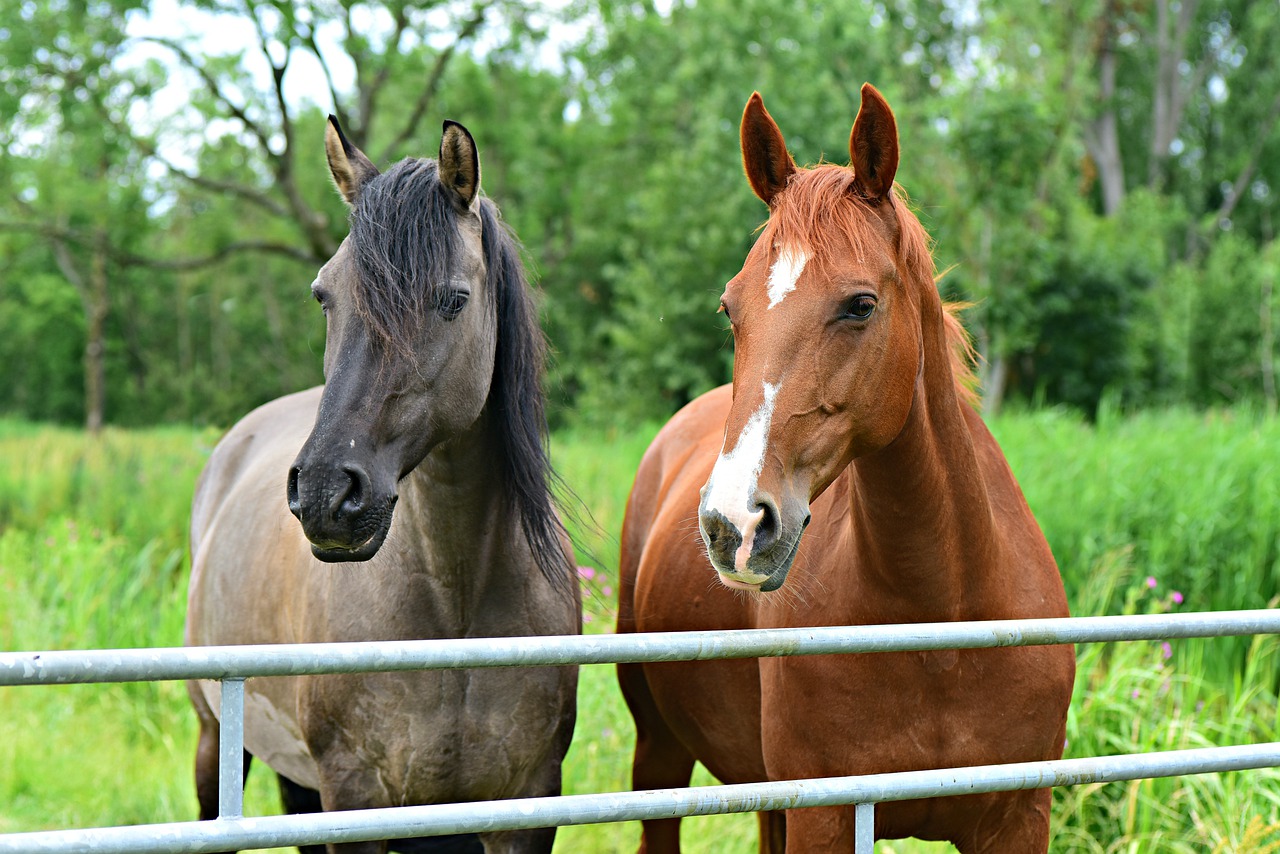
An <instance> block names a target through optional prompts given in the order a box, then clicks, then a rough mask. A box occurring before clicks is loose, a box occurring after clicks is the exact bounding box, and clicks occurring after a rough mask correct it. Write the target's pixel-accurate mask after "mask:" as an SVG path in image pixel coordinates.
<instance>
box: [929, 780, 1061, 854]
mask: <svg viewBox="0 0 1280 854" xmlns="http://www.w3.org/2000/svg"><path fill="white" fill-rule="evenodd" d="M986 797H987V798H988V799H989V800H988V803H990V802H991V801H994V802H995V803H994V804H992V805H991V806H989V807H988V808H987V809H986V810H985V811H984V812H982V813H981V819H980V820H978V821H976V822H974V823H973V824H972V825H971V826H970V827H968V828H966V829H965V831H964V832H963V833H961V834H958V835H957V836H956V838H954V839H953V840H952V841H953V842H954V843H955V846H956V849H957V850H959V851H960V852H961V854H997V852H999V854H1006V852H1007V854H1045V852H1046V851H1048V850H1049V812H1050V809H1051V808H1052V806H1053V790H1052V789H1033V790H1030V791H1023V792H1008V793H1004V794H993V795H988V796H986ZM975 812H977V811H976V810H975Z"/></svg>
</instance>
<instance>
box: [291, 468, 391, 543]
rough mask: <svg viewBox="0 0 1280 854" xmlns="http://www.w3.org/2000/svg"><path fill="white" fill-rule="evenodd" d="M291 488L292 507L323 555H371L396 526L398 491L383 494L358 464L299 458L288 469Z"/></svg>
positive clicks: (307, 534) (310, 538)
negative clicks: (326, 463) (317, 462)
mask: <svg viewBox="0 0 1280 854" xmlns="http://www.w3.org/2000/svg"><path fill="white" fill-rule="evenodd" d="M287 494H288V501H289V512H290V513H292V514H293V515H294V516H295V517H296V518H297V519H298V521H299V522H301V523H302V532H303V533H304V534H305V535H306V537H307V539H308V540H309V541H310V542H311V553H312V554H313V555H315V557H316V558H317V559H319V560H322V561H326V562H329V563H337V562H343V561H365V560H368V559H369V558H371V557H373V556H374V555H375V554H377V553H378V550H379V549H380V548H381V547H382V543H383V541H385V540H386V538H387V534H388V532H390V530H391V519H392V515H393V511H394V509H395V504H396V495H395V493H394V492H392V493H390V494H389V495H379V494H378V490H376V489H375V488H374V486H373V481H372V479H371V478H370V477H369V475H368V474H367V473H366V472H365V470H364V469H363V468H362V467H360V466H358V465H354V464H350V463H348V464H345V465H342V466H336V467H332V466H308V465H306V464H305V463H304V462H303V461H302V460H301V459H299V460H298V461H297V462H295V463H294V465H293V467H292V468H290V469H289V483H288V488H287Z"/></svg>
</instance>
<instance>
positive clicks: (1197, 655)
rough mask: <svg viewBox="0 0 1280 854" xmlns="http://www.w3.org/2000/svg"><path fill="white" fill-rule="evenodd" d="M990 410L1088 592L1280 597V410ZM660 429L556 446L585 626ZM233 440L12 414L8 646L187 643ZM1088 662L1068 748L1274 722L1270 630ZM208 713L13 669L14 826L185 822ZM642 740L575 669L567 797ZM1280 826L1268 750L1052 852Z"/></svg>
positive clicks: (592, 848) (717, 833) (1260, 835)
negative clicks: (216, 483) (34, 682)
mask: <svg viewBox="0 0 1280 854" xmlns="http://www.w3.org/2000/svg"><path fill="white" fill-rule="evenodd" d="M992 429H993V431H994V432H995V434H996V436H997V438H998V439H999V440H1000V441H1001V443H1002V445H1003V446H1004V449H1005V452H1006V454H1007V456H1008V458H1009V461H1010V464H1011V465H1012V467H1013V469H1014V471H1015V473H1016V474H1017V475H1018V477H1019V480H1020V481H1021V483H1022V486H1023V489H1024V491H1025V493H1026V495H1027V499H1028V501H1029V503H1030V505H1031V507H1032V509H1033V510H1034V511H1035V512H1036V514H1037V516H1038V518H1039V520H1040V523H1041V525H1042V527H1043V528H1044V530H1045V533H1046V535H1047V536H1048V539H1049V541H1050V544H1051V545H1052V547H1053V550H1054V553H1055V555H1056V557H1057V559H1058V562H1059V564H1060V566H1061V567H1062V571H1063V576H1064V579H1065V581H1066V585H1067V592H1068V598H1069V601H1070V603H1071V607H1072V612H1073V613H1074V614H1077V615H1089V614H1106V613H1144V612H1152V611H1163V610H1178V609H1182V610H1213V609H1227V608H1252V607H1264V606H1267V605H1268V604H1274V603H1275V598H1274V597H1276V595H1277V594H1278V593H1280V453H1277V450H1278V449H1280V422H1277V421H1276V420H1274V419H1266V418H1263V417H1261V416H1258V415H1256V414H1255V413H1252V412H1249V411H1245V410H1224V411H1218V412H1211V413H1208V414H1191V413H1184V412H1164V413H1146V414H1141V415H1136V416H1132V417H1121V416H1120V415H1118V414H1117V413H1114V412H1112V411H1110V410H1107V409H1106V408H1105V407H1104V409H1103V411H1102V414H1101V417H1100V419H1099V421H1098V423H1097V424H1096V425H1090V424H1086V423H1084V422H1082V421H1080V420H1079V419H1077V418H1076V417H1074V416H1070V415H1066V414H1063V413H1060V412H1057V411H1052V410H1044V411H1038V412H1031V413H1012V414H1007V415H1005V416H1002V417H1000V418H999V419H997V420H996V421H995V422H994V423H993V424H992ZM655 430H656V425H649V426H645V427H640V428H636V429H635V430H633V431H630V432H611V433H605V434H595V433H587V432H585V431H578V432H573V433H562V434H557V435H555V436H554V437H553V440H552V456H553V459H554V461H555V463H556V465H557V466H558V468H559V470H560V472H561V474H562V475H563V477H564V479H565V482H566V483H567V484H568V486H569V487H570V488H571V489H572V490H573V491H574V493H576V495H577V497H578V499H580V501H581V504H582V507H583V508H584V512H580V513H579V514H578V517H579V518H577V519H576V520H575V521H574V523H573V525H572V527H573V529H574V534H575V539H576V542H577V545H578V550H579V552H578V563H579V564H580V565H581V568H580V570H579V572H580V575H581V580H582V583H583V589H584V593H585V603H586V611H587V614H588V617H589V620H590V622H589V623H588V624H587V626H586V629H587V631H608V630H610V627H611V625H612V619H613V616H612V615H613V609H614V607H615V602H616V563H617V543H616V537H617V532H618V527H619V525H620V519H621V515H622V510H623V506H624V503H625V500H626V495H627V492H628V490H629V487H630V483H631V479H632V476H633V474H634V471H635V466H636V463H637V462H638V460H639V458H640V455H641V454H642V453H643V450H644V448H645V446H646V445H647V443H648V440H649V438H650V437H651V436H652V434H653V433H654V432H655ZM216 438H217V434H216V432H214V431H207V430H206V431H195V430H188V429H181V428H163V429H150V430H142V431H129V432H126V431H119V430H108V431H107V432H106V433H105V434H104V435H103V437H102V438H101V439H100V440H97V441H93V440H90V439H88V438H87V437H85V436H84V435H83V434H81V433H79V432H77V431H70V430H63V429H57V428H50V427H44V426H35V425H29V424H24V423H16V422H0V460H3V461H4V467H3V469H0V644H3V646H4V648H5V649H11V650H13V649H74V648H106V647H139V646H170V645H176V644H178V643H179V642H180V638H181V627H182V620H183V611H184V602H185V592H186V572H187V557H186V545H185V544H186V529H187V515H188V511H189V504H190V496H191V491H192V485H193V482H194V479H195V476H196V474H197V473H198V471H199V469H200V467H201V465H202V464H203V461H204V459H205V458H206V456H207V454H208V452H209V450H210V449H211V447H212V445H213V443H214V442H215V441H216ZM281 488H282V495H283V477H282V487H281ZM282 500H283V497H282ZM592 519H594V523H593V522H592V521H591V520H592ZM691 533H692V532H691ZM1079 663H1080V667H1079V674H1078V679H1077V688H1076V693H1075V697H1074V699H1073V705H1072V710H1071V715H1070V718H1069V723H1068V746H1067V751H1066V756H1068V757H1075V756H1090V755H1099V754H1108V753H1119V752H1129V751H1136V750H1162V749H1174V748H1180V747H1194V746H1203V745H1216V744H1228V743H1247V742H1254V741H1265V740H1274V739H1276V738H1277V737H1280V709H1278V706H1277V694H1276V687H1277V674H1278V673H1280V659H1278V658H1277V655H1276V640H1275V639H1274V638H1265V639H1255V640H1253V641H1249V640H1248V639H1243V640H1228V639H1221V640H1209V641H1182V642H1179V643H1177V644H1174V645H1162V644H1159V643H1134V644H1125V645H1116V646H1092V647H1084V648H1081V649H1080V651H1079ZM195 731H196V727H195V719H194V715H193V714H192V713H191V711H190V708H189V704H188V702H187V699H186V696H185V692H184V691H183V689H182V686H180V685H178V684H172V683H159V684H139V685H123V686H71V687H47V688H46V687H42V688H9V689H4V690H3V691H0V832H8V831H18V830H31V829H44V828H53V827H73V826H96V825H109V824H128V823H141V822H156V821H177V820H186V819H190V818H193V817H194V814H195V797H194V792H193V786H192V770H191V759H192V750H193V748H194V741H195ZM632 737H633V733H632V728H631V722H630V718H629V716H628V714H627V712H626V710H625V708H624V706H623V703H622V700H621V698H620V696H619V694H618V691H617V688H616V684H615V682H614V678H613V673H612V668H607V667H599V666H596V667H586V668H583V671H582V683H581V688H580V692H579V716H578V726H577V731H576V735H575V739H574V743H573V747H572V749H571V751H570V754H569V757H568V760H567V763H566V774H565V791H566V793H581V792H598V791H609V790H617V789H624V788H626V786H627V780H628V775H629V763H630V753H631V740H632ZM698 782H709V778H708V777H706V776H705V775H702V776H700V777H699V778H698ZM249 788H250V790H249V795H248V801H247V808H248V809H247V811H248V812H249V814H264V813H274V812H276V811H277V810H278V802H277V797H276V794H275V788H274V784H273V783H272V782H271V780H270V776H269V775H268V774H266V773H264V772H262V771H258V772H257V773H255V774H253V775H251V777H250V787H249ZM754 835H755V822H754V820H753V819H751V818H749V817H745V816H730V817H718V818H704V819H694V820H690V821H687V822H686V823H685V839H686V840H687V842H688V845H689V850H691V851H705V852H711V851H715V852H738V851H741V852H747V851H751V850H754ZM637 836H638V827H637V826H634V825H618V826H611V825H605V826H599V827H583V828H570V829H565V830H562V831H561V832H560V835H559V836H558V840H557V849H556V850H557V851H565V852H568V851H586V852H612V851H630V850H634V845H635V840H636V839H637ZM1277 844H1280V772H1278V771H1275V770H1268V771H1260V772H1248V773H1242V774H1234V775H1223V776H1209V777H1190V778H1180V779H1171V780H1146V781H1140V782H1134V783H1131V784H1114V785H1111V786H1096V787H1082V788H1079V789H1066V790H1058V791H1057V794H1056V795H1055V805H1054V843H1053V845H1052V850H1053V851H1055V852H1058V851H1062V852H1068V851H1070V852H1076V851H1079V852H1111V851H1126V852H1127V851H1135V852H1141V851H1161V852H1165V851H1169V852H1193V851H1194V852H1203V851H1215V852H1261V851H1271V850H1275V846H1276V845H1277ZM879 850H880V851H881V852H888V851H894V852H898V854H903V853H904V852H917V851H938V850H948V849H945V848H938V847H936V846H933V847H930V846H924V845H917V844H915V843H881V845H880V846H879Z"/></svg>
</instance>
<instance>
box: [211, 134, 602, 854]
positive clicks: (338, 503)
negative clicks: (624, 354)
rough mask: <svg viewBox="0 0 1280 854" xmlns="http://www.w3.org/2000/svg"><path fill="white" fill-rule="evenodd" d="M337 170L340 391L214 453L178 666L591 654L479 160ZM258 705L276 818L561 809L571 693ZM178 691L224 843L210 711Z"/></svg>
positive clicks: (263, 691) (514, 258) (534, 376)
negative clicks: (457, 648) (420, 655)
mask: <svg viewBox="0 0 1280 854" xmlns="http://www.w3.org/2000/svg"><path fill="white" fill-rule="evenodd" d="M325 148H326V151H327V154H328V159H329V167H330V170H331V171H332V174H333V179H334V182H335V183H336V184H337V186H338V189H339V191H340V193H341V194H342V196H343V197H344V199H345V200H346V201H347V203H348V204H349V205H350V206H351V208H352V210H351V218H350V226H351V231H350V235H349V236H348V237H347V239H346V240H344V241H343V243H342V245H341V247H340V248H339V249H338V252H337V254H335V255H334V256H333V258H332V259H331V260H330V261H329V262H328V263H327V264H325V265H324V267H323V268H321V270H320V273H319V276H318V278H317V279H316V282H315V284H314V285H312V288H311V291H312V294H313V295H314V296H315V298H316V299H317V300H318V301H319V302H320V304H321V306H322V307H323V308H324V312H325V315H326V316H327V318H328V320H327V322H328V333H327V340H326V343H325V354H324V365H325V385H324V387H323V388H322V389H321V388H315V389H311V390H310V391H304V392H301V393H298V394H294V395H290V396H288V397H283V398H281V399H279V400H276V401H273V402H271V403H268V404H266V405H264V406H262V407H260V408H259V409H257V410H255V411H254V412H252V413H250V414H249V415H248V416H246V417H245V418H244V419H243V420H242V421H241V422H240V423H239V424H237V425H236V426H235V427H234V428H232V430H231V431H230V432H229V433H228V434H227V435H226V437H225V438H224V439H223V440H222V441H221V442H220V443H219V444H218V446H217V448H216V449H215V450H214V452H213V455H212V457H211V458H210V460H209V463H208V465H207V466H206V468H205V470H204V473H203V474H202V475H201V477H200V481H199V484H198V486H197V488H196V495H195V501H194V506H193V509H192V519H191V552H192V575H191V588H190V598H189V610H188V615H187V629H186V640H187V643H189V644H195V645H209V644H243V643H304V642H320V641H372V640H388V641H392V640H410V639H418V638H462V637H494V636H526V635H562V634H575V633H577V632H578V631H580V628H581V602H580V600H579V594H578V589H577V586H576V575H575V573H574V570H573V557H572V553H571V549H570V546H569V543H568V541H567V537H566V536H565V532H564V529H563V527H562V526H561V524H560V522H559V520H558V518H557V515H556V512H555V510H554V507H553V503H552V500H551V497H550V492H549V482H550V478H551V477H552V475H551V470H550V467H549V464H548V461H547V457H546V455H545V446H544V441H543V440H544V438H545V422H544V419H543V401H542V396H541V390H540V387H539V373H540V370H541V364H542V353H543V339H542V334H541V331H540V330H539V328H538V325H537V320H536V315H535V312H534V310H533V305H532V301H531V297H530V294H529V290H528V286H527V284H526V281H525V277H524V272H523V267H522V265H521V263H520V257H519V251H518V247H517V244H516V243H515V240H514V238H513V237H512V236H511V235H510V233H509V232H508V231H507V228H506V226H505V225H504V224H503V222H502V220H501V219H500V218H499V214H498V211H497V208H496V207H495V206H494V204H493V203H492V202H490V201H488V200H487V199H485V198H483V197H482V196H481V195H480V194H479V187H480V161H479V157H478V154H477V152H476V147H475V142H474V141H473V140H472V138H471V135H470V134H469V133H468V132H467V131H466V129H465V128H463V127H462V126H461V125H459V124H456V123H453V122H446V123H445V129H444V137H443V141H442V142H441V146H440V158H439V161H438V162H437V161H432V160H426V159H422V160H419V159H406V160H404V161H402V162H400V163H399V164H397V165H395V166H394V167H392V168H391V169H390V170H388V171H387V172H386V173H385V174H380V173H379V171H378V170H377V169H376V168H375V167H374V165H373V164H372V163H370V162H369V160H368V159H367V158H366V157H365V156H364V154H362V153H361V152H360V151H359V149H357V148H356V147H355V146H353V145H352V144H351V143H350V142H348V141H347V139H346V138H345V137H344V136H343V134H342V131H341V129H340V128H339V126H338V123H337V121H336V120H334V119H332V118H331V119H330V124H329V125H328V127H327V128H326V139H325ZM295 457H296V459H295ZM286 495H287V500H286ZM393 511H394V514H393ZM290 514H292V515H290ZM294 517H297V519H295V518H294ZM299 521H301V523H302V524H301V526H299V524H298V522H299ZM304 534H305V536H304ZM360 561H363V563H359V562H360ZM342 562H346V563H342ZM245 688H246V698H245V715H246V720H245V746H246V751H247V753H248V754H250V755H251V756H257V757H258V758H260V759H261V760H263V761H264V762H266V763H267V764H268V765H269V766H271V767H272V768H273V769H274V770H275V771H276V772H277V773H278V774H279V776H280V785H281V792H282V795H283V797H284V802H285V807H286V809H287V810H289V811H290V812H299V811H310V810H317V809H321V808H323V809H326V810H348V809H363V808H375V807H391V806H400V805H406V804H429V803H440V802H454V801H474V800H484V799H492V798H512V797H533V796H544V795H556V794H559V792H560V765H561V761H562V760H563V759H564V755H565V752H566V751H567V750H568V747H569V742H570V739H571V737H572V734H573V725H574V714H575V694H576V690H577V669H576V668H574V667H559V668H487V669H480V670H469V671H443V672H405V673H365V674H355V675H336V676H303V677H288V678H255V679H250V680H248V681H247V682H246V685H245ZM188 689H189V693H190V695H191V699H192V702H193V703H194V704H195V708H196V713H197V715H198V716H199V719H200V741H199V747H198V750H197V754H196V790H197V794H198V797H199V801H200V813H201V818H204V819H210V818H214V817H216V815H217V801H218V769H217V758H218V719H217V717H216V713H217V710H218V705H219V702H218V701H219V687H218V684H217V683H212V682H193V683H190V684H189V686H188ZM554 838H555V829H554V828H549V829H539V830H527V831H513V832H505V833H488V834H481V835H480V837H479V839H478V840H477V838H476V837H475V836H471V837H470V838H469V839H459V838H452V839H444V840H434V841H430V842H428V841H425V840H424V841H415V842H405V841H399V842H392V843H391V847H392V849H394V850H398V851H425V850H432V851H443V850H448V851H463V850H466V851H478V850H480V845H481V844H483V850H484V851H487V852H491V854H492V852H549V851H550V850H551V847H552V842H553V840H554ZM315 850H321V849H320V848H319V847H316V848H315ZM386 850H387V843H386V842H378V843H372V842H371V843H352V844H345V845H333V846H330V851H333V852H339V851H340V852H348V854H356V852H360V854H364V852H382V851H386Z"/></svg>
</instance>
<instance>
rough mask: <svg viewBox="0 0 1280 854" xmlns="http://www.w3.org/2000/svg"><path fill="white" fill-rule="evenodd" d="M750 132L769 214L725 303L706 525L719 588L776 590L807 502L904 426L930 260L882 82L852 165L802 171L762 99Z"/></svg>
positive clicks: (746, 155) (749, 156)
mask: <svg viewBox="0 0 1280 854" xmlns="http://www.w3.org/2000/svg"><path fill="white" fill-rule="evenodd" d="M741 139H742V154H743V161H744V165H745V168H746V173H747V178H748V180H749V182H750V184H751V187H752V189H753V190H754V191H755V193H756V195H757V196H759V197H760V199H761V200H763V201H764V202H765V203H766V204H767V205H768V206H769V220H768V222H767V223H766V225H765V227H764V228H763V230H762V232H761V235H760V237H759V239H758V240H757V241H756V243H755V245H754V246H753V247H752V249H751V251H750V253H749V254H748V256H747V259H746V263H745V264H744V266H743V268H742V270H741V272H740V273H738V275H736V276H734V278H733V279H732V280H731V281H730V282H729V283H728V285H727V286H726V288H725V291H724V295H723V297H722V298H721V303H720V305H721V309H722V310H723V311H724V312H725V314H726V315H727V316H728V318H729V322H730V324H731V326H732V329H733V337H734V348H735V349H734V364H733V404H732V407H731V409H730V413H729V416H728V419H727V422H726V424H725V438H724V445H723V448H722V450H721V453H720V456H719V458H718V459H717V461H716V464H715V467H714V469H713V470H712V473H711V477H710V479H709V480H708V481H707V484H706V486H705V487H704V488H703V490H702V500H701V504H700V507H699V523H700V529H701V532H702V537H703V540H704V542H705V544H706V546H707V552H708V554H709V556H710V558H711V562H712V565H713V566H714V567H715V569H716V570H717V571H718V573H719V575H720V579H721V581H723V582H724V583H725V584H726V585H728V586H730V587H734V588H739V589H747V590H759V591H765V592H767V591H772V590H776V589H777V588H779V587H780V586H781V585H782V583H783V581H784V580H785V579H786V576H787V572H788V571H789V569H790V568H791V565H792V562H793V561H794V559H795V555H796V552H797V550H798V548H799V545H800V538H801V535H802V534H803V532H804V530H805V527H806V526H807V525H808V523H809V518H810V513H809V505H810V503H811V502H812V501H813V500H814V499H815V498H816V497H817V496H818V495H820V494H821V493H822V492H823V490H825V489H826V488H827V487H828V486H829V485H830V484H831V483H832V482H833V481H834V479H835V478H836V477H837V476H838V475H839V474H840V472H841V471H843V470H844V469H845V468H846V467H847V466H848V465H849V464H850V462H851V461H852V460H854V459H855V458H857V457H860V456H863V455H866V454H870V453H873V452H875V451H876V450H878V449H881V448H884V447H885V446H886V445H888V444H889V443H890V442H892V441H893V439H894V437H895V436H897V435H898V434H899V432H900V431H901V430H902V428H903V425H904V424H905V423H906V420H907V416H908V413H909V412H910V411H911V408H912V406H913V402H914V399H915V387H916V383H917V379H918V375H919V374H920V371H921V365H922V355H921V347H922V338H921V330H920V316H921V308H922V306H921V302H922V299H924V297H923V296H922V295H923V294H924V293H925V292H926V290H929V289H933V265H932V260H931V258H930V256H929V253H928V243H927V239H926V238H925V236H924V233H923V229H922V228H921V227H920V224H919V222H918V221H917V220H916V219H915V217H914V216H913V215H911V214H910V212H908V211H907V210H906V208H905V206H904V205H903V204H902V203H901V201H899V200H898V199H897V198H896V197H895V193H894V185H893V179H894V175H895V173H896V172H897V167H898V134H897V125H896V123H895V121H894V118H893V113H892V111H891V110H890V109H889V105H888V104H887V103H886V102H885V100H884V98H883V97H881V95H880V93H879V92H877V91H876V90H875V89H874V88H873V87H872V86H870V85H866V86H863V88H862V106H861V109H860V110H859V112H858V116H857V119H856V120H855V122H854V125H853V132H852V134H851V136H850V140H849V148H850V155H851V158H852V164H851V166H850V167H843V166H837V165H831V164H826V165H820V166H817V167H814V168H811V169H801V168H798V167H797V166H796V165H795V163H794V162H793V161H792V159H791V156H790V154H788V153H787V148H786V143H785V142H784V140H783V137H782V133H781V131H780V130H779V129H778V126H777V124H776V123H775V122H774V120H773V118H772V117H771V116H770V115H769V113H768V111H766V110H765V107H764V102H763V101H762V100H761V98H760V95H759V94H758V93H756V94H753V95H752V97H751V99H750V100H749V101H748V102H747V106H746V110H745V112H744V114H743V117H742V127H741ZM933 290H934V293H935V294H936V289H933Z"/></svg>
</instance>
